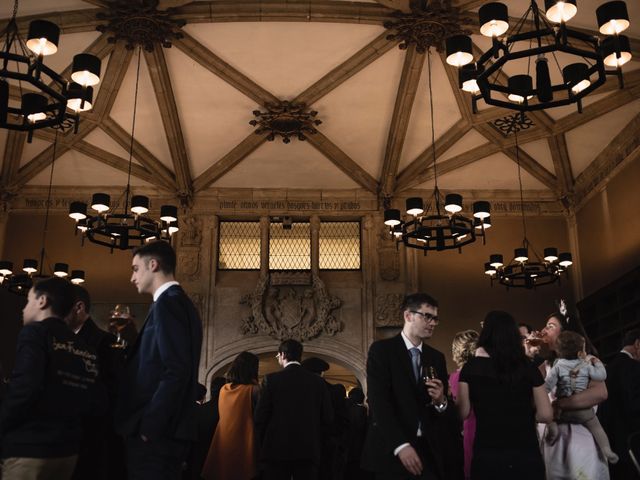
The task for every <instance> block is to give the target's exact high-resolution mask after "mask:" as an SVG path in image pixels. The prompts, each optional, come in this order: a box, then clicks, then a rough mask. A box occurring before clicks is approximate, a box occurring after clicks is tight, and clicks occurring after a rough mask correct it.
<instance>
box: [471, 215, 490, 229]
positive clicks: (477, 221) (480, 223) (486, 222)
mask: <svg viewBox="0 0 640 480" xmlns="http://www.w3.org/2000/svg"><path fill="white" fill-rule="evenodd" d="M473 226H474V227H475V228H476V230H481V229H483V228H484V229H485V230H486V229H487V228H491V215H489V216H488V217H484V218H474V219H473Z"/></svg>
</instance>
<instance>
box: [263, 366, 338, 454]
mask: <svg viewBox="0 0 640 480" xmlns="http://www.w3.org/2000/svg"><path fill="white" fill-rule="evenodd" d="M254 420H255V425H256V433H257V435H258V439H259V441H260V444H261V449H260V458H261V460H263V461H265V462H267V463H269V462H272V461H277V462H283V461H284V462H286V461H310V462H314V463H317V462H319V460H320V452H321V445H322V439H323V436H324V435H326V434H327V432H328V429H329V428H330V427H331V424H332V422H333V411H332V407H331V399H330V398H329V391H328V390H327V388H326V386H325V384H324V380H323V379H322V378H321V377H319V376H317V375H315V374H313V373H311V372H308V371H307V370H305V369H304V368H303V367H301V366H300V365H296V364H293V365H288V366H287V367H286V368H284V369H283V370H281V371H279V372H276V373H272V374H269V375H267V376H266V377H265V378H264V381H263V386H262V390H261V392H260V400H258V405H257V406H256V411H255V415H254Z"/></svg>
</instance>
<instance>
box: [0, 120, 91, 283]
mask: <svg viewBox="0 0 640 480" xmlns="http://www.w3.org/2000/svg"><path fill="white" fill-rule="evenodd" d="M57 143H58V132H56V136H55V140H54V142H53V160H52V161H51V173H50V174H49V190H48V193H47V209H46V213H45V216H44V226H43V228H42V245H41V247H40V262H39V263H38V260H36V259H34V258H27V259H25V260H24V261H23V263H22V271H21V272H14V267H13V262H11V261H9V260H1V261H0V285H2V286H3V287H4V288H7V289H8V290H9V291H10V292H13V293H16V294H18V295H26V294H27V293H28V292H29V289H30V288H31V287H32V286H33V284H34V281H35V280H38V279H41V278H48V277H50V276H51V275H47V274H46V272H45V270H44V267H45V260H46V252H45V245H46V241H47V231H48V226H49V207H50V206H51V188H52V185H53V168H54V165H55V159H56V146H57ZM51 272H52V274H53V275H55V276H56V277H62V278H69V280H70V281H71V283H75V284H78V285H79V284H81V283H84V281H85V274H84V270H72V271H71V274H69V265H68V264H67V263H55V264H54V266H53V268H52V269H51Z"/></svg>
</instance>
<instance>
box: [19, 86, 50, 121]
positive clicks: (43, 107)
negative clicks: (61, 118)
mask: <svg viewBox="0 0 640 480" xmlns="http://www.w3.org/2000/svg"><path fill="white" fill-rule="evenodd" d="M20 110H21V111H22V114H23V115H25V116H26V117H27V119H28V120H29V121H30V122H31V123H35V122H39V121H41V120H44V119H45V118H47V113H46V111H47V97H45V96H44V95H40V94H39V93H25V94H24V95H22V102H21V104H20Z"/></svg>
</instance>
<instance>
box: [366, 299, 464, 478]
mask: <svg viewBox="0 0 640 480" xmlns="http://www.w3.org/2000/svg"><path fill="white" fill-rule="evenodd" d="M402 315H403V318H404V325H403V328H402V331H401V332H400V334H399V335H396V336H395V337H392V338H389V339H385V340H379V341H377V342H374V343H373V344H372V345H371V347H370V349H369V356H368V359H367V385H368V398H369V406H370V410H371V418H372V423H371V428H370V429H369V432H368V434H367V440H366V443H365V453H364V455H363V463H364V466H365V467H367V468H369V469H370V470H372V471H374V472H375V473H376V478H378V479H385V480H404V479H413V478H421V479H428V480H455V479H458V478H462V475H463V473H462V468H461V466H462V464H463V462H462V457H461V452H462V443H461V438H460V425H459V421H458V418H457V415H456V412H455V409H454V408H453V404H451V405H449V401H448V399H447V385H448V374H447V367H446V362H445V358H444V355H443V354H442V353H441V352H439V351H437V350H436V349H434V348H432V347H430V346H428V345H426V344H425V343H424V342H425V341H426V340H428V339H430V338H431V337H432V335H433V333H434V330H435V327H436V326H437V325H438V323H439V320H438V302H437V301H436V300H435V299H434V298H433V297H431V296H429V295H427V294H424V293H415V294H412V295H408V296H407V297H405V299H404V302H403V304H402Z"/></svg>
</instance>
